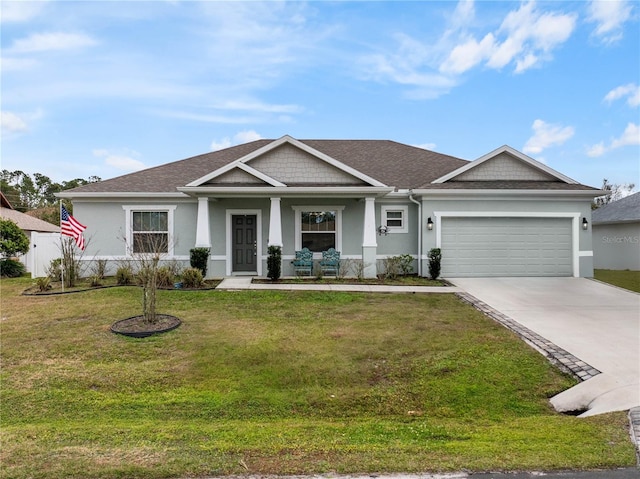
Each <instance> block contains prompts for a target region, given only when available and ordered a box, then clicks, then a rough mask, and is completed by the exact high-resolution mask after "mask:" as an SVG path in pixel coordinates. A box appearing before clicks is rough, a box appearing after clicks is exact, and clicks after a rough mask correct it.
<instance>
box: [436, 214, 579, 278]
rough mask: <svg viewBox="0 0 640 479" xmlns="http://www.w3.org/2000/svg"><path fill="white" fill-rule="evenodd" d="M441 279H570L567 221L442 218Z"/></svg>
mask: <svg viewBox="0 0 640 479" xmlns="http://www.w3.org/2000/svg"><path fill="white" fill-rule="evenodd" d="M441 234H442V236H441V245H442V246H441V248H442V276H444V277H447V276H448V277H450V278H453V277H456V276H458V277H469V276H572V274H573V267H572V255H571V219H570V218H476V217H474V218H447V217H444V218H443V219H442V233H441Z"/></svg>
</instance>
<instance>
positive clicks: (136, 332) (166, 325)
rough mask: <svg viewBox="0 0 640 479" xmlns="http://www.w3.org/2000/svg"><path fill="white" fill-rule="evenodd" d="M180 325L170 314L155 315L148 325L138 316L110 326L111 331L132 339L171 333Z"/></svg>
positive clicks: (142, 317)
mask: <svg viewBox="0 0 640 479" xmlns="http://www.w3.org/2000/svg"><path fill="white" fill-rule="evenodd" d="M181 324H182V321H180V319H179V318H176V317H175V316H171V315H170V314H157V315H156V321H155V322H154V323H150V322H148V321H146V320H145V319H144V316H142V315H138V316H133V317H131V318H127V319H121V320H120V321H117V322H115V323H114V324H113V325H112V326H111V331H112V332H114V333H116V334H122V335H124V336H129V337H132V338H146V337H148V336H152V335H154V334H160V333H166V332H168V331H172V330H174V329H176V328H177V327H178V326H180V325H181Z"/></svg>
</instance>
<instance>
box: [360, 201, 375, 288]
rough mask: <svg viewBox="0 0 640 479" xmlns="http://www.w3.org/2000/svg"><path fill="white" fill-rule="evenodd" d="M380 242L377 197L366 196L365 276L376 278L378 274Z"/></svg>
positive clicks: (363, 244)
mask: <svg viewBox="0 0 640 479" xmlns="http://www.w3.org/2000/svg"><path fill="white" fill-rule="evenodd" d="M377 248H378V243H377V242H376V199H375V198H365V203H364V224H363V232H362V262H363V266H364V277H365V278H375V277H376V276H377V274H378V267H377V264H376V262H377V261H376V254H377Z"/></svg>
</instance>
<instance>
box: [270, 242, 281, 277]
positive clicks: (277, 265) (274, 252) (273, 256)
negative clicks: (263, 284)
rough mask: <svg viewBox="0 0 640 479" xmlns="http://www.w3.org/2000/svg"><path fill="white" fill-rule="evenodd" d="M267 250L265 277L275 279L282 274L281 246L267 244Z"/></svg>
mask: <svg viewBox="0 0 640 479" xmlns="http://www.w3.org/2000/svg"><path fill="white" fill-rule="evenodd" d="M268 252H269V256H268V257H267V270H268V272H267V277H268V278H269V279H270V280H271V281H277V280H279V279H280V275H281V274H282V248H281V247H280V246H269V249H268Z"/></svg>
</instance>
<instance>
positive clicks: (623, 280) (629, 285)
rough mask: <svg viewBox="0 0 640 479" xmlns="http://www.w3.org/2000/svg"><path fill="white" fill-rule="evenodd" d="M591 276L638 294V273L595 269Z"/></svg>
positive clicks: (639, 275) (639, 289)
mask: <svg viewBox="0 0 640 479" xmlns="http://www.w3.org/2000/svg"><path fill="white" fill-rule="evenodd" d="M593 276H594V278H595V279H597V280H599V281H603V282H605V283H609V284H612V285H614V286H618V287H620V288H624V289H628V290H629V291H635V292H636V293H640V271H630V270H628V269H627V270H624V271H617V270H612V269H596V270H595V271H594V275H593Z"/></svg>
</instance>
